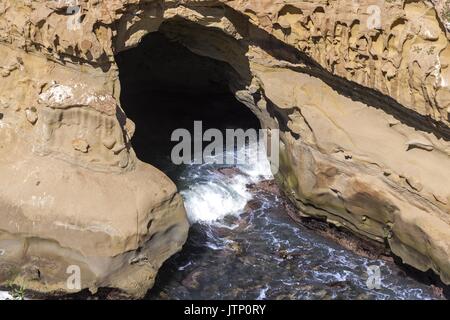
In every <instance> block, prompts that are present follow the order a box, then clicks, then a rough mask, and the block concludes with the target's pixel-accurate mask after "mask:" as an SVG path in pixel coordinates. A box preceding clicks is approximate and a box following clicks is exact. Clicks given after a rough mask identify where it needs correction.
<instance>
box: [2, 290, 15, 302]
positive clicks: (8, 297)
mask: <svg viewBox="0 0 450 320" xmlns="http://www.w3.org/2000/svg"><path fill="white" fill-rule="evenodd" d="M12 299H13V297H12V296H11V295H10V294H9V293H8V292H6V291H0V300H12Z"/></svg>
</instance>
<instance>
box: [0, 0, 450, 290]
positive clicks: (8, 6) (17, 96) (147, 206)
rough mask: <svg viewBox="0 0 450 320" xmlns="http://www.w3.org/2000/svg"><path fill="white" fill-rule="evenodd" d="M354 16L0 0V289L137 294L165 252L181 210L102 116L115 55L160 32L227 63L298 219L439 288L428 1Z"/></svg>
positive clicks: (112, 113) (441, 111) (259, 8)
mask: <svg viewBox="0 0 450 320" xmlns="http://www.w3.org/2000/svg"><path fill="white" fill-rule="evenodd" d="M356 2H357V5H356V6H355V1H350V0H336V1H325V0H308V1H287V0H286V1H285V0H250V1H243V0H231V1H227V0H222V1H219V0H196V1H194V0H192V1H190V0H180V1H169V0H167V1H161V0H122V1H119V0H110V1H97V0H79V5H80V6H81V11H80V16H81V19H80V21H78V20H75V21H73V19H72V18H73V16H72V15H69V14H68V12H69V11H68V10H70V7H69V4H68V3H67V2H66V1H44V0H35V1H29V0H1V1H0V56H1V57H2V59H1V61H0V63H1V65H0V75H1V77H0V186H1V187H0V248H2V251H1V252H2V256H1V257H0V283H2V284H5V283H20V284H24V283H25V285H26V287H27V288H29V289H31V290H35V291H38V292H43V293H53V292H58V291H63V292H64V291H66V290H67V286H66V279H67V273H66V271H67V266H70V265H78V266H80V268H81V272H82V274H83V281H82V288H83V289H84V288H88V289H90V290H91V291H92V292H95V291H96V290H97V289H98V288H100V287H113V288H119V289H121V290H123V291H125V292H127V293H128V294H129V295H131V296H134V297H142V296H143V295H144V294H145V293H146V291H147V290H148V289H149V288H151V287H152V285H153V283H154V278H155V276H156V274H157V271H158V269H159V268H160V266H161V265H162V263H163V262H164V261H165V260H166V259H167V258H168V257H170V256H171V255H172V254H174V253H175V252H177V251H179V250H180V249H181V247H182V245H183V243H184V242H185V240H186V237H187V232H188V222H187V219H186V214H185V210H184V206H183V202H182V198H181V197H180V195H179V194H178V193H177V190H176V187H175V185H174V184H173V183H172V182H171V181H170V180H169V178H167V177H166V176H165V175H164V174H163V173H161V172H160V171H158V170H157V169H155V168H154V167H152V166H151V165H149V164H145V163H143V162H141V161H140V160H138V159H137V157H136V155H135V153H134V151H133V148H132V136H133V132H134V129H135V126H134V123H133V122H132V121H130V120H129V119H127V117H126V114H125V113H124V112H123V111H122V109H121V106H120V102H119V101H120V82H119V69H118V67H117V64H116V62H115V57H116V55H117V54H118V53H120V52H122V51H124V50H127V49H130V48H133V47H136V46H138V45H139V43H140V40H141V39H142V38H143V37H144V36H145V35H147V34H149V33H152V32H155V31H159V32H161V33H162V34H164V35H165V36H166V37H168V38H169V39H171V40H174V41H178V42H180V43H181V44H182V45H184V46H185V47H186V48H188V49H189V50H191V51H192V52H194V53H196V54H198V55H200V56H204V57H209V58H212V59H215V60H219V61H222V62H225V63H227V64H228V65H229V66H230V70H232V71H230V72H229V73H228V75H227V79H226V80H227V82H228V86H229V88H230V90H231V92H232V93H233V94H234V95H235V96H236V98H237V99H238V100H239V101H240V102H242V103H243V104H245V105H246V106H248V107H249V108H250V109H251V110H252V111H253V113H254V114H255V115H256V116H257V117H258V119H259V120H260V122H261V126H262V127H263V128H268V129H280V130H281V137H280V139H281V167H280V171H279V172H278V173H277V175H276V179H277V181H278V183H279V185H280V186H281V187H282V189H283V190H284V192H285V193H286V195H287V196H288V197H289V198H290V199H291V201H292V202H293V203H294V204H295V206H296V207H297V208H298V209H299V210H298V212H299V213H298V214H299V216H300V215H307V216H313V217H317V218H320V219H326V220H327V221H328V222H330V223H333V224H335V225H337V226H340V227H343V228H347V229H349V230H351V231H352V232H354V233H355V234H357V235H359V236H361V237H364V238H369V239H371V240H373V241H377V242H381V243H385V244H386V246H388V247H389V248H390V249H391V251H392V252H393V254H395V255H396V256H398V257H400V258H401V259H402V261H403V262H404V263H406V264H408V265H411V266H413V267H415V268H416V269H418V270H421V271H427V270H429V269H431V270H433V271H434V272H435V273H436V274H438V275H439V276H440V278H441V279H442V281H443V282H444V283H446V284H450V127H449V126H450V90H449V82H450V69H449V63H450V46H449V38H448V35H447V31H446V26H447V23H446V21H444V20H443V18H442V17H443V9H442V8H444V4H443V2H439V1H438V3H437V4H436V3H433V2H431V1H400V0H397V1H395V0H393V1H382V0H361V1H356ZM371 6H378V7H379V8H380V9H381V24H380V25H379V26H377V27H376V28H369V27H368V26H369V23H368V19H371V18H372V16H371V14H370V10H368V9H370V7H371ZM77 19H78V18H77ZM77 22H80V24H79V25H77V26H75V27H73V25H71V24H73V23H77ZM155 107H157V106H155Z"/></svg>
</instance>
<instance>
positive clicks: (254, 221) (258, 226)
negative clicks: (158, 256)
mask: <svg viewBox="0 0 450 320" xmlns="http://www.w3.org/2000/svg"><path fill="white" fill-rule="evenodd" d="M117 61H118V65H119V68H120V71H121V73H120V74H121V84H122V94H121V97H122V107H123V108H124V111H125V112H126V114H127V115H128V116H129V117H130V119H131V120H133V121H134V122H135V123H136V128H137V129H136V132H135V136H134V148H135V150H136V153H137V156H138V157H139V158H140V159H141V160H144V161H145V162H147V163H151V164H153V165H155V166H156V167H157V168H159V169H160V170H162V171H163V172H164V173H165V174H167V175H168V176H169V177H170V178H171V180H172V181H174V182H175V183H176V185H177V187H178V190H179V191H180V193H181V195H182V197H183V199H184V202H185V206H186V210H187V215H188V218H189V221H190V225H191V227H190V232H189V236H188V240H187V243H186V244H185V245H184V247H183V249H182V251H181V252H180V253H178V254H176V255H175V256H174V257H172V258H171V259H169V261H167V262H166V263H165V264H164V265H163V267H162V268H161V270H160V272H159V274H158V276H157V279H156V283H155V287H154V288H153V289H152V290H150V291H149V292H148V294H147V295H146V299H188V300H191V299H249V300H252V299H260V300H261V299H441V298H443V296H442V294H439V290H438V291H437V292H436V290H433V287H431V286H429V285H427V284H424V283H421V282H418V281H416V280H414V279H413V278H411V275H408V274H407V273H406V272H405V271H404V270H402V269H401V268H400V267H399V266H397V265H396V264H395V263H394V262H393V261H392V259H388V260H386V259H383V257H382V255H381V256H380V257H379V258H375V257H372V258H368V257H364V256H361V255H358V254H357V253H355V252H352V251H351V250H349V249H348V248H344V247H342V246H341V245H340V244H339V243H337V242H336V241H333V240H331V239H328V238H326V237H324V236H321V235H318V234H317V233H316V232H315V231H313V230H309V229H308V228H307V227H305V226H303V225H299V224H297V223H295V221H294V220H293V219H292V218H291V217H290V216H289V215H288V210H289V204H288V199H287V197H285V196H284V195H283V194H282V192H281V190H280V189H279V188H278V187H277V186H276V184H275V182H274V177H273V175H272V172H271V170H270V164H269V162H268V159H266V158H265V157H263V158H262V159H257V158H254V159H251V160H250V161H249V163H247V164H243V165H239V164H236V165H235V166H224V165H221V164H211V163H210V164H208V163H205V164H197V165H196V164H194V163H190V164H186V165H181V166H180V165H174V164H173V162H172V161H171V150H172V149H173V147H174V146H175V145H176V142H171V143H168V141H170V140H171V137H170V135H171V133H172V132H173V131H174V130H176V129H177V128H187V129H188V130H189V131H191V133H192V136H194V133H193V132H194V128H193V125H194V121H202V126H203V129H204V130H207V129H209V128H219V129H220V130H222V131H225V130H226V129H230V128H231V129H232V128H242V129H244V130H247V129H251V128H255V129H258V128H259V127H260V124H259V121H258V119H257V118H256V117H255V115H254V114H253V113H252V112H251V111H250V110H249V109H248V108H247V107H246V106H245V105H243V104H241V103H239V102H238V101H237V100H236V99H235V97H234V96H233V95H231V94H230V93H229V89H228V88H227V82H226V77H227V72H231V71H230V70H229V69H228V66H227V65H225V64H223V63H221V62H220V61H217V60H213V59H210V58H207V57H202V56H199V55H196V54H194V53H192V52H191V51H189V50H188V49H187V48H185V47H184V46H182V45H181V44H180V43H178V42H174V41H171V40H170V39H168V38H167V37H165V36H164V35H163V34H161V33H158V32H157V33H152V34H150V35H148V36H147V37H146V38H145V39H144V40H143V41H142V43H141V44H140V45H139V47H137V48H136V49H133V50H130V51H126V52H124V53H123V54H121V55H120V56H119V57H118V58H117ZM248 147H249V148H250V149H252V148H256V147H257V146H256V145H250V146H248ZM236 151H237V150H236ZM223 152H226V150H223ZM221 156H222V155H221V154H218V155H217V157H221ZM236 156H237V152H235V153H233V157H234V158H235V157H236ZM291 210H292V208H291ZM354 240H355V241H358V239H357V238H354ZM374 251H375V248H374ZM370 253H371V254H374V255H376V252H370ZM384 258H386V257H384ZM370 266H372V267H374V266H376V267H379V268H380V271H381V277H382V278H381V282H380V283H381V287H380V288H379V289H373V288H369V287H368V285H367V279H368V277H369V273H368V272H369V271H368V268H369V267H370ZM110 296H114V295H112V294H111V293H109V295H107V296H106V297H110Z"/></svg>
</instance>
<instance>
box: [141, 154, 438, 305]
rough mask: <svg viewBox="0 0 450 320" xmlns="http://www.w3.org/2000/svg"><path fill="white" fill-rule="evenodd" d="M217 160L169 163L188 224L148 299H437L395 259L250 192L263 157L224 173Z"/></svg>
mask: <svg viewBox="0 0 450 320" xmlns="http://www.w3.org/2000/svg"><path fill="white" fill-rule="evenodd" d="M220 167H223V165H222V166H220V165H207V164H205V165H187V166H184V167H183V168H178V169H176V170H175V169H174V167H173V166H171V165H168V171H169V172H170V173H171V175H172V178H173V179H174V180H175V181H176V183H177V184H178V187H179V190H180V191H181V194H182V195H183V197H184V199H185V202H186V208H187V211H188V215H189V219H190V221H191V223H192V226H191V231H190V234H189V239H188V241H187V243H186V245H185V246H184V248H183V250H182V251H181V252H180V253H179V254H177V255H176V256H174V257H173V258H171V259H170V260H169V261H168V262H166V264H165V265H164V266H163V267H162V269H161V270H160V273H159V275H158V277H157V282H156V285H155V287H154V288H153V289H152V290H151V291H150V292H149V294H148V298H150V299H434V298H436V296H434V295H433V292H432V289H431V287H429V286H427V285H424V284H421V283H419V282H417V281H415V280H413V279H411V278H409V277H408V276H406V274H405V273H404V272H403V271H402V270H401V269H400V268H399V267H398V266H397V265H395V264H394V263H391V262H388V261H384V260H371V259H367V258H365V257H361V256H359V255H357V254H355V253H353V252H351V251H349V250H346V249H344V248H343V247H341V246H340V245H339V244H337V243H335V242H333V241H332V240H329V239H327V238H324V237H322V236H320V235H317V234H315V233H314V232H313V231H311V230H309V229H307V228H306V227H304V226H301V225H299V224H297V223H295V222H294V221H293V220H292V219H291V218H289V216H288V215H287V214H286V212H285V207H284V206H283V202H284V201H285V200H284V199H281V198H280V197H279V196H277V195H274V194H270V193H267V192H265V191H257V192H256V193H255V192H249V191H248V190H247V188H246V185H247V184H249V183H254V182H258V181H260V180H264V179H270V178H271V173H270V170H269V167H268V163H261V162H259V163H253V164H250V165H247V166H240V167H239V169H240V171H237V174H235V175H228V176H227V175H224V174H222V173H220V172H219V171H218V170H217V169H218V168H220ZM163 169H164V168H163ZM176 175H178V177H176ZM248 201H250V203H251V205H248V206H246V203H247V202H248ZM369 266H378V267H379V268H380V272H381V288H380V289H372V290H371V289H369V288H368V286H367V283H366V282H367V279H368V267H369Z"/></svg>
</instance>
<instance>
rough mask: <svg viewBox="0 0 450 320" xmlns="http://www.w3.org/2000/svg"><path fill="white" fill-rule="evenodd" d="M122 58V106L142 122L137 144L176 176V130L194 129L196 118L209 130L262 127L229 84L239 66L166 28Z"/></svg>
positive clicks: (138, 125) (141, 155)
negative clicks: (192, 46)
mask: <svg viewBox="0 0 450 320" xmlns="http://www.w3.org/2000/svg"><path fill="white" fill-rule="evenodd" d="M116 60H117V64H118V66H119V70H120V81H121V104H122V108H123V109H124V111H125V113H126V114H127V116H128V117H129V118H130V119H131V120H133V121H134V122H135V124H136V132H135V135H134V137H133V140H132V144H133V148H134V150H135V151H136V154H137V156H138V158H139V159H140V160H142V161H144V162H146V163H150V164H152V165H154V166H155V167H157V168H159V169H161V170H162V171H164V172H165V173H166V174H167V175H168V176H169V177H170V178H172V179H173V180H176V178H177V174H176V172H177V166H175V165H173V164H172V163H171V159H170V154H171V150H172V148H173V147H174V146H175V145H176V144H177V143H178V142H172V141H171V134H172V132H173V131H174V130H176V129H178V128H184V129H187V130H189V131H190V132H191V134H192V133H193V129H194V121H202V124H203V131H205V130H207V129H209V128H217V129H219V130H221V131H224V130H225V129H237V128H241V129H244V130H247V129H250V128H253V129H259V128H260V123H259V120H258V119H257V117H256V116H255V115H254V114H253V113H252V112H251V111H250V109H249V108H247V107H246V106H245V105H243V104H242V103H240V102H239V101H237V100H236V98H235V97H234V95H233V94H232V93H231V91H230V89H229V86H228V84H229V79H230V76H231V74H232V73H234V72H235V71H234V70H233V69H232V68H231V66H230V65H229V64H227V63H225V62H222V61H218V60H214V59H211V58H209V57H204V56H200V55H197V54H195V53H193V52H191V51H190V50H189V49H187V48H186V47H184V46H183V45H182V44H180V43H178V42H175V41H171V40H169V39H168V38H167V37H166V36H165V35H164V34H163V33H161V32H154V33H151V34H149V35H147V36H146V37H145V38H144V39H143V40H142V42H141V44H140V45H139V46H138V47H136V48H134V49H131V50H128V51H125V52H122V53H120V54H119V55H117V57H116ZM204 146H205V143H204Z"/></svg>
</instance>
